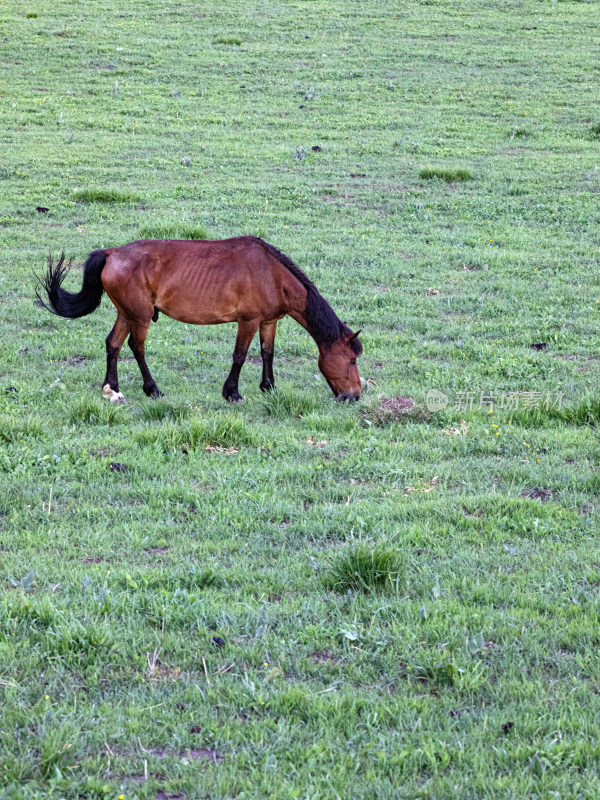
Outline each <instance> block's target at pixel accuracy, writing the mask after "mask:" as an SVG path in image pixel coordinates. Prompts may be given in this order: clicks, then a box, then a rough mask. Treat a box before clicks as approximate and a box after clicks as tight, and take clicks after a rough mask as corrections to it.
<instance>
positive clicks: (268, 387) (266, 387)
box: [259, 383, 275, 392]
mask: <svg viewBox="0 0 600 800" xmlns="http://www.w3.org/2000/svg"><path fill="white" fill-rule="evenodd" d="M259 388H260V390H261V392H274V391H275V384H274V383H261V384H260V387H259Z"/></svg>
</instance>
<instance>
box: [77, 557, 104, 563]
mask: <svg viewBox="0 0 600 800" xmlns="http://www.w3.org/2000/svg"><path fill="white" fill-rule="evenodd" d="M82 561H83V563H84V564H102V563H103V562H104V561H106V559H105V558H100V557H99V556H97V557H95V558H94V557H93V556H86V557H85V558H83V559H82Z"/></svg>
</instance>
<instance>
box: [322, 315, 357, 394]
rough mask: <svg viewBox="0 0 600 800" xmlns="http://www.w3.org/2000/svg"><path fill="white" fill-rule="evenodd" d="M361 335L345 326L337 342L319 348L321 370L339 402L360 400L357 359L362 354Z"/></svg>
mask: <svg viewBox="0 0 600 800" xmlns="http://www.w3.org/2000/svg"><path fill="white" fill-rule="evenodd" d="M359 333H360V331H357V332H356V333H352V331H351V330H350V329H349V328H347V327H346V326H345V325H344V327H343V328H342V329H341V331H340V338H339V339H338V340H337V341H335V342H334V343H333V344H328V345H324V346H322V347H320V348H319V369H320V370H321V372H322V373H323V375H324V376H325V379H326V380H327V383H328V384H329V388H330V389H331V391H332V392H333V393H334V395H335V399H336V400H339V401H344V400H358V399H359V397H360V391H361V386H360V378H359V376H358V368H357V366H356V357H357V356H359V355H360V354H361V353H362V344H361V343H360V339H359V338H358V334H359Z"/></svg>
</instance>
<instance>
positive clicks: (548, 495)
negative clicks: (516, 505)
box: [521, 487, 552, 503]
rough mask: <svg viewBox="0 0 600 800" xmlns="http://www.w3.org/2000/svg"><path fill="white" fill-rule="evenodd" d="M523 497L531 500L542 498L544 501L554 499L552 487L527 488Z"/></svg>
mask: <svg viewBox="0 0 600 800" xmlns="http://www.w3.org/2000/svg"><path fill="white" fill-rule="evenodd" d="M521 497H527V498H528V499H529V500H540V501H541V502H542V503H546V502H548V500H552V492H551V491H550V489H539V488H537V487H533V488H532V489H525V491H524V492H523V493H522V494H521Z"/></svg>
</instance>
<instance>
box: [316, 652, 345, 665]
mask: <svg viewBox="0 0 600 800" xmlns="http://www.w3.org/2000/svg"><path fill="white" fill-rule="evenodd" d="M311 658H312V660H313V661H314V662H315V664H329V665H330V666H334V667H338V666H340V664H341V663H342V662H341V659H339V658H336V657H335V656H334V655H333V653H332V652H331V650H317V651H316V652H314V653H311Z"/></svg>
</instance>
